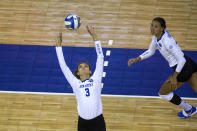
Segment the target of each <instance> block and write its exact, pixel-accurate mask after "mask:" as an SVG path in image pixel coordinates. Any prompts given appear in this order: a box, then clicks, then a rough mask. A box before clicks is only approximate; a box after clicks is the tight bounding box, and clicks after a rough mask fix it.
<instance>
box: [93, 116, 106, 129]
mask: <svg viewBox="0 0 197 131" xmlns="http://www.w3.org/2000/svg"><path fill="white" fill-rule="evenodd" d="M92 122H93V123H92V126H91V127H92V129H91V131H106V125H105V120H104V117H103V115H102V114H101V115H100V116H98V117H96V118H95V119H94V120H93V121H92Z"/></svg>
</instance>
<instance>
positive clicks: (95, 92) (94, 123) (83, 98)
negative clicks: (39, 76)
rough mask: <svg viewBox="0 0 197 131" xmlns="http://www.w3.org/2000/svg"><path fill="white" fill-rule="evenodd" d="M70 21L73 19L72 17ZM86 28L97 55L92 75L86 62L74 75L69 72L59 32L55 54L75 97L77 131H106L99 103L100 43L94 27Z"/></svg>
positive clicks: (102, 58) (101, 65) (100, 85)
mask: <svg viewBox="0 0 197 131" xmlns="http://www.w3.org/2000/svg"><path fill="white" fill-rule="evenodd" d="M71 19H74V17H72V18H71ZM72 22H73V21H72ZM72 22H71V23H72ZM68 27H69V26H68ZM75 27H77V26H75V25H72V24H71V25H70V27H69V28H72V29H74V28H75ZM86 28H87V31H88V33H89V34H90V35H91V36H92V39H93V41H94V44H95V49H96V53H97V61H96V69H95V71H94V73H93V74H92V71H91V68H90V65H89V64H88V63H86V62H82V63H80V64H78V65H77V69H76V71H75V72H74V73H72V72H71V71H70V69H69V67H68V66H67V64H66V62H65V59H64V55H63V52H62V33H61V32H60V33H59V36H58V41H57V43H56V53H57V58H58V61H59V65H60V68H61V70H62V72H63V74H64V76H65V78H66V79H67V81H68V83H69V84H70V85H71V87H72V89H73V92H74V94H75V96H76V100H77V110H78V115H79V117H78V131H106V125H105V120H104V117H103V115H102V112H103V109H102V101H101V90H102V83H101V80H102V74H103V61H104V55H103V51H102V48H101V42H100V41H99V40H98V39H97V35H96V33H95V31H94V27H92V26H87V27H86ZM75 29H77V28H75Z"/></svg>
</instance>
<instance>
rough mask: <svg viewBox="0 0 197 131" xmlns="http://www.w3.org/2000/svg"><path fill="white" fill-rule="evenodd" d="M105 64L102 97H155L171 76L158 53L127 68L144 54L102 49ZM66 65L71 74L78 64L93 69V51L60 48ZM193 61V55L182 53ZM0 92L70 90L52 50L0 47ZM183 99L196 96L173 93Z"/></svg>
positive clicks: (195, 56)
mask: <svg viewBox="0 0 197 131" xmlns="http://www.w3.org/2000/svg"><path fill="white" fill-rule="evenodd" d="M107 50H111V55H110V56H105V60H107V61H109V65H108V66H107V67H104V71H105V72H106V77H104V78H103V83H104V88H103V91H102V93H103V94H117V95H142V96H144V95H145V96H158V94H157V93H158V90H159V88H160V86H161V85H162V83H163V82H164V81H165V80H166V78H167V77H168V76H169V75H170V74H172V69H170V68H169V67H168V63H167V62H166V61H165V60H164V58H163V57H162V56H161V55H160V54H159V53H158V51H157V52H156V53H155V55H154V56H152V57H151V58H149V60H144V61H141V62H138V63H135V64H133V65H132V66H131V67H128V66H127V61H128V60H129V58H131V57H137V56H138V55H139V54H141V53H142V52H144V51H145V50H142V49H118V48H103V52H104V54H105V53H106V51H107ZM63 52H64V56H65V59H66V63H67V65H68V66H69V67H70V69H71V71H72V72H74V71H75V69H76V65H77V64H78V63H80V62H82V61H85V62H88V63H90V65H91V67H92V71H94V69H95V64H96V52H95V49H94V48H91V47H63ZM185 54H186V55H188V56H189V57H191V58H192V59H193V60H194V61H196V62H197V52H195V51H185ZM0 90H3V91H28V92H55V93H71V92H72V89H71V88H69V84H68V83H67V81H66V79H65V78H64V76H63V73H62V72H61V69H60V67H59V64H58V60H57V56H56V52H55V48H54V47H51V46H30V45H4V44H1V45H0ZM176 92H177V94H179V95H180V96H184V97H197V94H196V93H194V91H193V90H192V89H191V88H190V87H189V86H188V85H187V84H184V85H183V86H182V87H181V88H179V89H178V90H177V91H176Z"/></svg>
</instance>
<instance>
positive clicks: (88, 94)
mask: <svg viewBox="0 0 197 131" xmlns="http://www.w3.org/2000/svg"><path fill="white" fill-rule="evenodd" d="M85 91H86V96H90V91H89V88H85Z"/></svg>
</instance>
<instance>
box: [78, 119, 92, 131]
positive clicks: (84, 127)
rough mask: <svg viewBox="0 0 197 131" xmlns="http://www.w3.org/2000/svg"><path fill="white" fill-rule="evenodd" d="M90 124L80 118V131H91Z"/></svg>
mask: <svg viewBox="0 0 197 131" xmlns="http://www.w3.org/2000/svg"><path fill="white" fill-rule="evenodd" d="M87 126H88V122H87V120H84V119H83V118H81V117H80V116H79V118H78V131H89V130H88V127H87Z"/></svg>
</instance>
